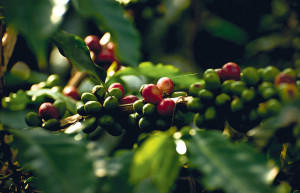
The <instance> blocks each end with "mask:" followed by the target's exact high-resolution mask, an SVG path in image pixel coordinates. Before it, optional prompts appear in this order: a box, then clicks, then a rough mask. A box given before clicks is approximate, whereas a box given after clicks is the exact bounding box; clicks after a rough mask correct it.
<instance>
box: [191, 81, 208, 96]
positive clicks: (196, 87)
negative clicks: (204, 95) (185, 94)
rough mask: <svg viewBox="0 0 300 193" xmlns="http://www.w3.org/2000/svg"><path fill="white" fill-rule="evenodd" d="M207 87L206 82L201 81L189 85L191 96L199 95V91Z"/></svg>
mask: <svg viewBox="0 0 300 193" xmlns="http://www.w3.org/2000/svg"><path fill="white" fill-rule="evenodd" d="M204 87H205V82H204V81H203V82H201V83H194V84H192V85H191V86H190V87H189V95H191V96H194V97H196V96H198V93H199V91H200V90H202V89H204Z"/></svg>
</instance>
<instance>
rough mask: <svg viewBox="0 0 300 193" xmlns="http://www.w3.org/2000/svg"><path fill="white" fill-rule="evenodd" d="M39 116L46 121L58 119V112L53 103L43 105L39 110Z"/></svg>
mask: <svg viewBox="0 0 300 193" xmlns="http://www.w3.org/2000/svg"><path fill="white" fill-rule="evenodd" d="M39 116H40V117H41V118H43V119H45V120H48V119H58V116H59V113H58V110H57V109H56V108H55V106H54V105H53V104H52V103H49V102H46V103H43V104H41V106H40V108H39Z"/></svg>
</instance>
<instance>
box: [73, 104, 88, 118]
mask: <svg viewBox="0 0 300 193" xmlns="http://www.w3.org/2000/svg"><path fill="white" fill-rule="evenodd" d="M76 111H77V113H78V114H79V115H81V116H86V115H88V114H87V113H86V112H85V110H84V104H82V105H79V106H78V107H77V108H76Z"/></svg>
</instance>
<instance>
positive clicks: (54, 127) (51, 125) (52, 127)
mask: <svg viewBox="0 0 300 193" xmlns="http://www.w3.org/2000/svg"><path fill="white" fill-rule="evenodd" d="M42 127H43V128H45V129H46V130H49V131H58V130H60V123H59V121H58V120H57V119H48V120H47V121H46V122H44V123H43V125H42Z"/></svg>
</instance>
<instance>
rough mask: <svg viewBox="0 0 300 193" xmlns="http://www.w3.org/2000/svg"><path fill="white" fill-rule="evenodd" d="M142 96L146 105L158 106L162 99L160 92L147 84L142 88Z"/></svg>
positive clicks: (154, 86) (152, 85)
mask: <svg viewBox="0 0 300 193" xmlns="http://www.w3.org/2000/svg"><path fill="white" fill-rule="evenodd" d="M142 95H143V97H144V100H145V102H146V103H152V104H158V103H159V102H160V101H161V100H162V98H163V93H162V91H161V90H160V89H159V88H158V87H157V86H156V85H155V84H148V85H146V86H145V87H144V88H143V91H142Z"/></svg>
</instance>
